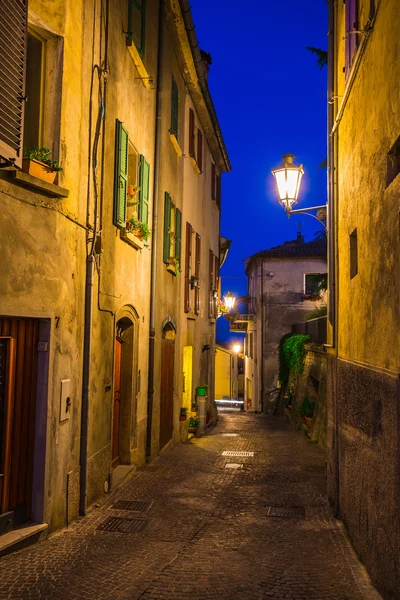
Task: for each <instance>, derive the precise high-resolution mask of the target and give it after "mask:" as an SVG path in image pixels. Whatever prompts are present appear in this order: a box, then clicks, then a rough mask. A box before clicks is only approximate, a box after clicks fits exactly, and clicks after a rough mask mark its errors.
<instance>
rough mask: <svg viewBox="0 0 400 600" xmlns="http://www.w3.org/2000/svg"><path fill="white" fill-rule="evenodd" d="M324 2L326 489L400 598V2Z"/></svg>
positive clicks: (382, 584) (383, 581)
mask: <svg viewBox="0 0 400 600" xmlns="http://www.w3.org/2000/svg"><path fill="white" fill-rule="evenodd" d="M328 5H329V27H328V30H329V33H330V35H329V38H328V40H329V52H328V62H329V93H328V100H329V157H328V166H329V211H328V212H329V215H328V217H329V228H330V235H329V241H330V243H329V278H330V302H329V328H328V333H329V339H328V341H329V343H330V345H331V348H330V349H329V353H330V363H329V373H328V411H329V412H328V434H329V439H328V443H329V451H330V452H329V465H328V487H329V494H330V498H331V500H332V502H333V503H334V506H335V508H336V512H337V514H338V515H339V516H340V517H341V518H342V519H343V521H344V523H345V525H346V527H347V530H348V532H349V536H350V538H351V541H352V543H353V545H354V548H355V550H356V552H357V553H358V555H359V556H360V558H361V559H362V561H363V563H364V565H365V566H366V568H367V570H368V572H369V573H370V575H371V577H372V579H373V581H374V583H375V585H376V586H377V587H378V590H379V591H380V592H381V593H382V594H383V596H384V597H385V598H400V592H399V590H400V571H399V561H400V554H399V553H400V550H399V544H398V539H399V535H400V516H399V515H400V513H399V504H400V479H399V472H400V471H399V464H400V463H399V460H400V458H399V452H398V442H399V431H400V420H399V393H400V392H399V372H400V335H399V331H400V298H399V296H400V294H399V289H400V288H399V285H400V277H399V259H398V257H399V252H400V247H399V198H400V176H399V172H400V159H399V156H400V137H399V135H400V105H399V101H398V98H399V96H400V83H399V82H400V65H399V62H398V61H397V60H396V59H395V57H396V56H397V55H398V50H399V31H400V11H399V6H398V2H396V0H388V1H387V2H376V1H372V2H371V1H369V0H359V1H358V2H355V0H346V3H345V4H344V3H336V2H329V3H328ZM371 94H373V95H374V101H373V103H370V102H367V101H366V99H367V98H368V97H371Z"/></svg>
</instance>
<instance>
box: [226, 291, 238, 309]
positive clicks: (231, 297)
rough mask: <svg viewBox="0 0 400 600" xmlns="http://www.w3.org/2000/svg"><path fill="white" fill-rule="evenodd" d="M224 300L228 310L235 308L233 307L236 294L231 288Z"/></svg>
mask: <svg viewBox="0 0 400 600" xmlns="http://www.w3.org/2000/svg"><path fill="white" fill-rule="evenodd" d="M224 300H225V307H226V308H227V310H228V311H230V310H233V308H234V307H235V301H236V296H234V295H233V294H232V292H231V291H230V290H229V291H228V293H227V294H226V296H224Z"/></svg>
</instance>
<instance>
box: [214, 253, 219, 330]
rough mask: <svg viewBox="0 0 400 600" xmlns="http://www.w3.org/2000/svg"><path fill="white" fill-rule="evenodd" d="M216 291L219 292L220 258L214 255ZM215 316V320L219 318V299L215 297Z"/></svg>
mask: <svg viewBox="0 0 400 600" xmlns="http://www.w3.org/2000/svg"><path fill="white" fill-rule="evenodd" d="M214 290H217V291H218V290H219V262H218V257H217V256H216V255H215V254H214ZM213 315H214V319H216V318H217V317H218V298H215V296H213Z"/></svg>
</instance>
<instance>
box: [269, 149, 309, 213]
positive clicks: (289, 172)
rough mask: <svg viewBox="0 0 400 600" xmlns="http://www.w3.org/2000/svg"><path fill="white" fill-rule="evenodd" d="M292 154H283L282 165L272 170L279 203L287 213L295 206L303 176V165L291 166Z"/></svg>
mask: <svg viewBox="0 0 400 600" xmlns="http://www.w3.org/2000/svg"><path fill="white" fill-rule="evenodd" d="M294 158H295V156H294V154H284V155H283V156H282V164H281V166H280V167H278V168H277V169H272V174H273V176H274V177H275V181H276V185H277V188H278V194H279V201H280V203H281V204H282V206H283V208H284V209H285V210H286V212H287V213H290V212H291V210H292V206H293V205H294V204H296V202H297V197H298V195H299V189H300V183H301V178H302V177H303V174H304V169H303V165H300V166H299V167H297V166H296V165H295V164H293V159H294Z"/></svg>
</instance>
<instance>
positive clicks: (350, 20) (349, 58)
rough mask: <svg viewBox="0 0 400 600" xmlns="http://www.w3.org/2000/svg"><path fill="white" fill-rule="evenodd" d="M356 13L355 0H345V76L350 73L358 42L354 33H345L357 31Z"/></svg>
mask: <svg viewBox="0 0 400 600" xmlns="http://www.w3.org/2000/svg"><path fill="white" fill-rule="evenodd" d="M357 13H358V7H357V0H346V38H345V39H346V76H347V75H348V73H349V71H350V67H351V64H352V62H353V56H354V53H355V51H356V49H357V41H358V40H357V34H356V33H347V32H348V31H352V30H354V29H357V27H358V25H357Z"/></svg>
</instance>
